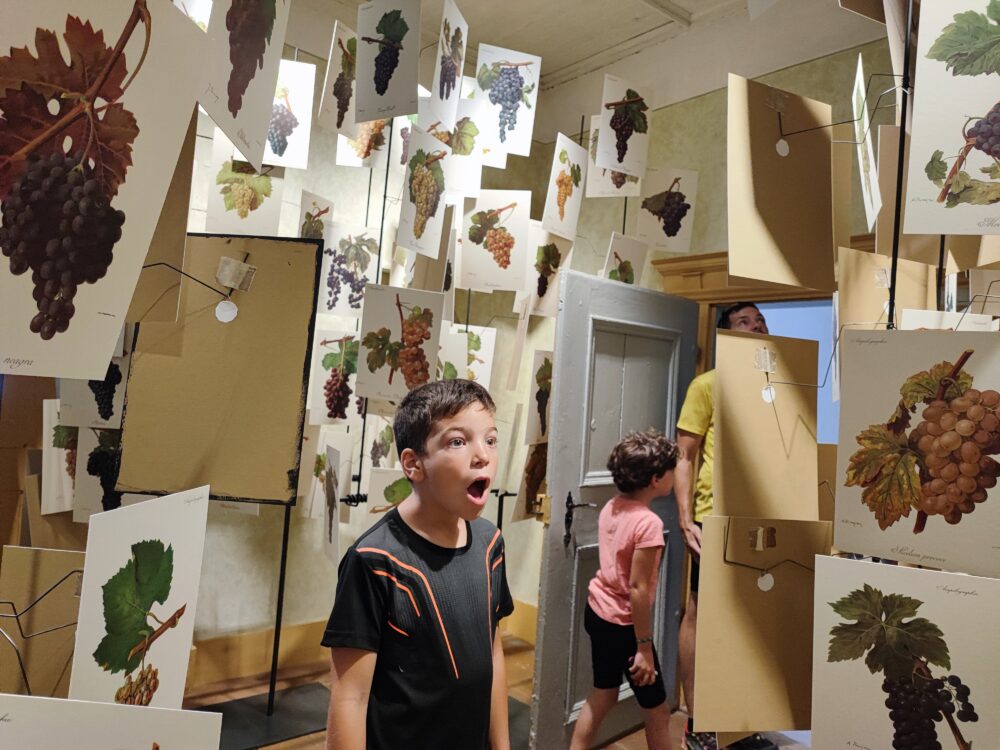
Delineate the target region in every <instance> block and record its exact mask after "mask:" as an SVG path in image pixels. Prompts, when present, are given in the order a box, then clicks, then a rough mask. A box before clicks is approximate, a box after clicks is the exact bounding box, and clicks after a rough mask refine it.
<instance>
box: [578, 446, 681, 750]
mask: <svg viewBox="0 0 1000 750" xmlns="http://www.w3.org/2000/svg"><path fill="white" fill-rule="evenodd" d="M676 465H677V446H676V445H675V444H674V443H672V442H671V441H670V440H668V439H667V437H666V436H665V435H664V434H663V433H661V432H659V431H657V430H647V431H646V432H633V433H631V434H629V435H627V436H626V437H625V438H623V439H622V440H621V442H619V443H618V445H616V446H615V448H614V450H612V451H611V457H610V458H609V459H608V470H609V471H610V472H611V476H612V478H613V479H614V482H615V486H616V487H617V488H618V491H619V493H620V494H618V495H616V496H615V497H614V498H612V499H611V500H610V501H608V502H607V503H605V505H604V507H603V508H602V509H601V514H600V517H599V519H598V524H597V536H598V543H599V552H600V562H601V567H600V569H599V570H598V571H597V575H595V576H594V577H593V579H591V581H590V586H589V595H588V597H587V610H586V613H585V615H584V627H585V628H586V630H587V634H588V635H589V636H590V651H591V656H592V661H593V664H594V687H593V689H592V690H591V691H590V695H589V696H588V697H587V702H586V703H585V704H584V707H583V710H582V711H581V712H580V718H579V719H578V720H577V722H576V727H575V728H574V730H573V739H572V741H571V743H570V750H587V748H589V747H590V745H591V742H592V741H593V737H594V734H595V733H596V732H597V728H598V727H599V726H600V725H601V722H602V721H603V720H604V717H605V716H606V715H607V713H608V711H610V710H611V708H612V707H613V706H614V705H615V704H616V703H617V702H618V688H619V686H620V685H621V682H622V678H623V677H624V678H625V679H627V680H628V682H629V684H630V685H631V686H632V690H633V692H634V693H635V697H636V700H637V701H638V703H639V705H640V706H641V707H642V708H643V709H644V714H645V716H644V721H645V730H646V743H647V745H648V747H649V749H650V750H670V748H671V747H672V745H671V741H670V732H669V730H670V708H669V707H668V706H667V703H666V700H667V694H666V690H665V688H664V685H663V677H662V676H661V675H660V663H659V660H658V659H657V656H656V649H655V648H653V612H652V609H653V596H654V595H655V592H656V578H657V572H658V571H659V563H660V554H661V553H662V551H663V546H664V541H663V521H661V520H660V518H659V517H658V516H657V515H656V514H655V513H653V511H652V510H650V508H649V505H650V503H652V502H653V500H655V499H656V498H658V497H665V496H667V495H669V494H670V491H671V489H672V488H673V484H674V473H673V470H674V467H675V466H676Z"/></svg>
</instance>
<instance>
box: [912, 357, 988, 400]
mask: <svg viewBox="0 0 1000 750" xmlns="http://www.w3.org/2000/svg"><path fill="white" fill-rule="evenodd" d="M953 368H954V364H953V363H951V362H939V363H938V364H936V365H934V366H933V367H932V368H931V369H930V370H923V371H921V372H918V373H917V374H916V375H912V376H910V377H909V378H907V380H906V382H905V383H904V384H903V386H902V387H901V388H900V389H899V395H900V396H902V399H903V401H904V402H905V403H906V405H907V406H909V407H910V408H911V409H912V408H913V407H915V406H916V405H917V404H919V403H921V402H922V401H927V402H930V401H933V400H935V399H937V398H943V399H944V400H946V401H950V400H951V399H953V398H957V397H959V396H961V395H962V394H963V393H965V392H966V391H967V390H969V389H970V388H971V387H972V376H971V375H969V373H967V372H965V371H964V370H961V371H959V373H958V375H957V377H954V378H951V377H949V376H950V374H951V371H952V369H953ZM942 385H944V386H945V389H944V393H943V394H942V395H940V396H939V395H938V390H939V389H940V388H941V386H942Z"/></svg>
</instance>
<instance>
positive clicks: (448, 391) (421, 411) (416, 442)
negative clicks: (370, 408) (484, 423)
mask: <svg viewBox="0 0 1000 750" xmlns="http://www.w3.org/2000/svg"><path fill="white" fill-rule="evenodd" d="M473 404H479V405H480V406H482V407H483V408H484V409H486V410H487V411H489V412H490V414H494V413H495V412H496V408H497V407H496V404H494V403H493V397H492V396H490V393H489V391H487V390H486V389H485V388H483V387H482V386H481V385H479V383H475V382H473V381H471V380H462V379H461V378H456V379H454V380H436V381H434V382H433V383H427V384H425V385H422V386H420V387H419V388H414V389H413V390H412V391H410V392H409V393H407V394H406V396H405V397H404V398H403V400H402V401H401V402H400V404H399V408H397V409H396V417H395V419H394V420H393V422H392V432H393V436H394V438H395V441H396V450H397V451H398V452H399V454H400V455H402V454H403V451H404V450H406V449H407V448H409V449H410V450H412V451H413V452H414V453H416V454H417V455H418V456H422V455H424V452H425V449H426V448H427V437H428V436H429V435H430V434H431V429H432V428H433V426H434V423H435V422H437V421H440V420H442V419H448V418H449V417H454V416H455V415H456V414H458V413H459V412H460V411H462V409H464V408H465V407H467V406H472V405H473Z"/></svg>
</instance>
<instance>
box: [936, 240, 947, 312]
mask: <svg viewBox="0 0 1000 750" xmlns="http://www.w3.org/2000/svg"><path fill="white" fill-rule="evenodd" d="M944 241H945V236H944V235H943V234H942V235H941V244H940V245H939V246H938V265H937V307H938V310H943V309H944Z"/></svg>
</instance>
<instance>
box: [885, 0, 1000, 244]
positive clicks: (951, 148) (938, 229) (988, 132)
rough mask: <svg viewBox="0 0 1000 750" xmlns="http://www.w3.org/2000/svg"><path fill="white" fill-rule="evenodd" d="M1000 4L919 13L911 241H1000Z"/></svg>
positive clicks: (958, 3)
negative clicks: (992, 237) (926, 237)
mask: <svg viewBox="0 0 1000 750" xmlns="http://www.w3.org/2000/svg"><path fill="white" fill-rule="evenodd" d="M998 47H1000V0H929V1H928V2H923V3H921V6H920V35H919V37H918V38H917V71H916V79H917V80H918V84H917V89H916V92H915V94H914V109H913V127H912V131H911V132H912V139H911V143H910V162H909V173H908V177H907V192H906V206H905V217H904V218H905V221H904V225H903V229H904V231H905V232H906V233H908V234H931V235H941V234H1000V55H998V54H997V48H998Z"/></svg>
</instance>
